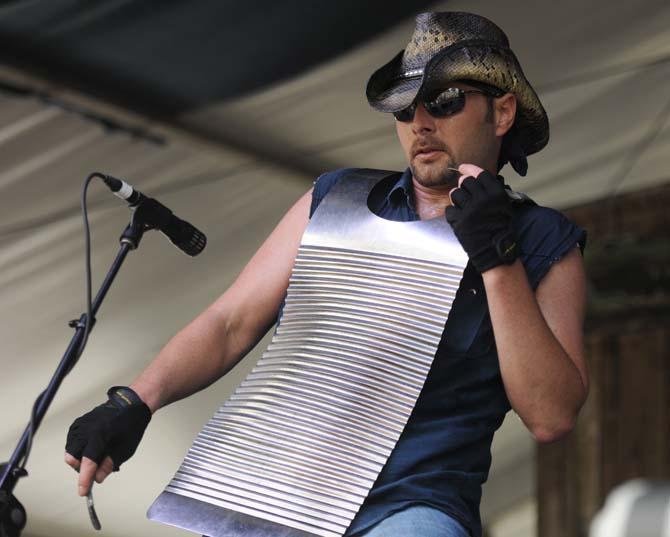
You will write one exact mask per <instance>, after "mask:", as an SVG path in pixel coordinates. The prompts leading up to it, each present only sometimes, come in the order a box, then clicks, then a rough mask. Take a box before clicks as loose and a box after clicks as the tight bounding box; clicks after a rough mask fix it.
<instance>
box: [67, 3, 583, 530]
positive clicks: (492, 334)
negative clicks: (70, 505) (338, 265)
mask: <svg viewBox="0 0 670 537" xmlns="http://www.w3.org/2000/svg"><path fill="white" fill-rule="evenodd" d="M367 96H368V100H369V102H370V104H371V105H372V106H373V107H374V108H375V109H377V110H379V111H382V112H390V113H393V114H394V116H395V118H396V129H397V133H398V138H399V140H400V144H401V146H402V149H403V151H404V153H405V156H406V158H407V161H408V164H409V168H408V169H407V170H406V171H405V172H404V173H402V174H401V173H398V174H394V175H390V176H388V177H387V178H386V179H384V180H382V181H381V182H380V184H379V185H378V187H379V188H375V190H374V192H373V195H372V196H371V198H370V200H369V204H370V208H371V209H372V210H373V212H375V213H376V214H377V215H379V216H381V217H383V218H387V219H391V220H400V221H409V220H417V219H423V220H425V219H431V218H436V217H445V215H446V218H447V220H448V221H449V223H450V224H451V225H452V227H453V229H454V232H455V234H456V236H457V238H458V240H459V241H460V243H461V245H462V246H463V248H464V250H465V251H466V252H467V253H468V256H469V259H470V261H469V264H468V266H467V268H466V270H465V273H464V276H463V280H462V282H461V286H460V289H459V292H458V294H457V296H456V299H455V301H454V303H453V306H452V310H451V313H450V316H449V321H448V322H447V323H446V325H445V328H444V333H443V336H442V341H441V343H440V346H439V348H438V350H437V354H436V356H435V359H434V361H433V366H432V369H431V372H430V374H429V376H428V379H427V381H426V384H425V386H424V389H423V391H422V393H421V396H420V397H419V400H418V401H417V403H416V405H415V407H414V411H413V413H412V416H411V417H410V420H409V422H408V423H407V426H406V428H405V430H404V432H403V434H402V436H401V437H400V439H399V441H398V443H397V445H396V447H395V449H394V451H393V453H392V454H391V457H390V458H389V459H388V461H387V463H386V465H385V466H384V469H383V470H382V472H381V474H380V475H379V478H378V479H377V481H376V482H375V485H374V486H373V488H372V490H371V491H370V493H369V495H368V497H367V499H366V501H365V503H364V504H363V506H362V507H361V509H360V511H359V512H358V515H357V516H356V518H355V519H354V521H353V522H352V524H351V526H350V527H349V530H348V532H347V535H351V536H353V535H366V536H368V537H383V536H391V535H393V536H397V535H406V536H413V535H422V537H431V536H438V535H440V536H459V537H460V536H465V535H474V536H478V535H480V534H481V525H480V521H479V501H480V496H481V484H482V483H483V482H484V481H485V480H486V477H487V474H488V469H489V466H490V444H491V440H492V437H493V433H494V431H495V430H496V429H497V428H498V427H499V426H500V424H501V422H502V419H503V417H504V414H505V413H506V412H507V410H509V409H510V408H512V409H514V411H515V412H516V413H517V414H518V415H519V416H520V418H521V419H522V420H523V422H524V423H525V424H526V426H527V427H528V429H529V430H530V432H531V433H532V434H533V435H534V437H535V438H536V439H537V440H538V441H540V442H549V441H552V440H554V439H557V438H559V437H560V436H562V435H564V434H565V433H567V432H568V431H570V429H571V428H572V427H573V424H574V422H575V419H576V416H577V413H578V411H579V408H580V407H581V405H582V404H583V402H584V400H585V398H586V394H587V391H588V380H587V373H586V368H585V364H584V355H583V348H582V347H583V344H582V323H583V318H584V307H585V306H584V303H585V283H584V282H585V277H584V272H583V266H582V259H581V253H580V249H579V247H578V246H583V242H584V238H585V237H584V232H583V231H582V230H580V229H579V228H577V227H576V226H575V225H574V224H572V223H570V222H569V221H567V220H566V219H565V218H564V217H563V216H562V215H560V213H557V212H556V211H552V210H550V209H546V208H542V207H538V206H537V205H535V204H534V203H533V202H532V201H530V200H528V199H527V198H525V197H524V196H523V195H520V194H517V193H514V192H511V191H510V190H509V189H506V188H505V187H504V186H503V182H502V178H500V177H496V173H497V172H498V171H499V169H500V168H501V167H502V166H503V165H505V164H506V163H507V162H510V163H511V164H512V166H513V167H514V168H515V169H516V170H517V171H518V172H519V173H521V174H525V172H526V167H527V164H526V156H527V155H529V154H532V153H534V152H537V151H539V150H540V149H542V148H543V147H544V146H545V145H546V143H547V141H548V136H549V127H548V120H547V117H546V114H545V112H544V109H543V108H542V105H541V103H540V101H539V99H538V98H537V95H536V94H535V92H534V91H533V89H532V87H531V86H530V84H529V83H528V81H527V80H526V78H525V76H524V74H523V72H522V70H521V67H520V66H519V64H518V62H517V60H516V57H515V56H514V54H513V53H512V51H511V50H510V49H509V45H508V42H507V38H506V36H505V34H504V33H503V32H502V30H500V29H499V28H498V27H497V26H496V25H495V24H493V23H492V22H491V21H489V20H487V19H485V18H483V17H479V16H476V15H472V14H468V13H425V14H422V15H419V16H418V17H417V27H416V29H415V32H414V35H413V36H412V40H411V41H410V43H409V45H408V46H407V48H406V49H405V50H404V51H402V52H401V53H400V54H398V55H397V56H396V57H395V58H394V59H393V60H391V61H390V62H389V63H388V64H386V65H385V66H383V67H382V68H381V69H379V70H378V71H377V72H375V73H374V74H373V75H372V77H371V79H370V81H369V83H368V88H367ZM350 172H351V170H340V171H337V172H332V173H328V174H325V175H323V176H321V177H320V178H319V179H318V180H317V181H316V183H315V187H314V189H313V190H312V191H310V192H308V193H307V194H305V195H304V196H303V197H302V198H301V199H300V200H298V202H297V203H296V204H295V205H294V206H293V207H292V208H291V209H290V210H289V212H288V213H287V214H286V215H285V216H284V218H283V219H282V220H281V222H280V223H279V224H278V226H277V227H276V229H275V230H274V231H273V232H272V234H271V235H270V236H269V238H268V239H267V240H266V242H265V243H264V244H263V245H262V246H261V248H260V249H259V250H258V252H257V253H256V254H255V255H254V257H253V258H252V259H251V261H250V262H249V264H248V265H247V266H246V268H245V269H244V270H243V271H242V273H241V274H240V276H239V277H238V279H237V280H236V282H235V283H234V284H233V285H232V286H231V287H230V288H229V289H228V290H227V291H226V292H225V293H224V294H223V295H222V296H221V297H220V298H219V299H218V300H217V301H216V302H214V304H212V305H211V306H210V307H209V308H207V309H206V310H205V311H204V312H203V313H202V314H201V315H200V316H199V317H197V318H196V319H195V320H194V321H193V322H192V323H191V324H189V325H188V326H187V327H186V328H184V329H183V330H182V331H181V332H179V333H178V334H177V335H176V336H175V337H174V338H173V339H172V340H171V341H170V342H169V343H168V344H167V346H166V347H165V348H164V349H163V350H162V351H161V352H160V353H159V355H158V356H157V357H156V359H155V360H154V361H153V362H152V363H151V364H150V365H149V366H148V367H147V369H146V370H145V371H144V372H143V373H142V374H141V375H140V376H139V378H138V379H137V380H136V381H135V382H134V383H133V384H132V385H131V386H130V387H128V388H126V387H115V388H112V389H110V391H109V392H108V395H109V401H108V402H107V403H106V404H104V405H101V406H100V407H97V408H96V409H94V410H93V411H92V412H90V413H89V414H87V415H85V416H83V417H82V418H79V419H78V420H77V421H75V423H74V424H73V426H72V428H71V430H70V433H69V435H68V442H67V446H66V455H65V460H66V463H67V464H69V465H70V466H72V467H74V468H76V469H78V470H79V471H80V475H79V494H80V495H85V494H86V493H87V491H88V489H89V487H90V486H91V483H92V480H93V479H95V480H96V481H98V482H102V481H103V480H104V479H105V478H106V477H107V475H109V473H110V472H112V471H113V470H114V469H115V468H118V466H119V465H120V464H121V463H122V462H124V461H125V460H127V459H128V458H129V457H130V456H131V455H132V454H133V453H134V451H135V449H136V447H137V444H138V443H139V441H140V439H141V437H142V434H143V432H144V429H145V427H146V425H147V424H148V422H149V419H150V416H151V413H153V412H155V411H156V410H158V409H159V408H161V407H163V406H165V405H167V404H169V403H171V402H173V401H176V400H178V399H181V398H183V397H186V396H188V395H190V394H192V393H194V392H195V391H197V390H200V389H202V388H204V387H206V386H207V385H209V384H211V383H212V382H214V381H215V380H217V379H218V378H219V377H220V376H221V375H223V374H225V373H226V372H227V371H228V370H229V369H230V368H232V367H233V366H234V365H235V364H236V363H237V361H238V360H240V359H241V358H242V357H243V356H244V355H245V354H246V353H247V352H248V351H249V350H250V349H251V348H252V347H253V346H254V345H255V344H256V343H257V342H258V341H259V339H260V338H261V337H262V336H263V335H264V334H265V333H266V331H267V330H268V329H269V328H270V327H271V326H272V324H273V323H274V322H275V320H276V318H277V316H278V315H279V312H280V308H281V305H282V301H283V299H284V296H285V293H286V289H287V286H288V280H289V276H290V273H291V269H292V267H293V264H294V260H295V257H296V253H297V249H298V246H299V244H300V241H301V236H302V234H303V231H304V230H305V228H306V227H307V225H308V222H309V218H310V216H311V214H312V213H313V212H314V211H315V210H316V209H317V207H318V206H319V204H320V203H321V201H322V200H323V199H324V197H325V196H327V195H328V192H329V190H330V189H331V187H332V186H333V185H334V184H335V183H338V182H339V181H346V180H349V178H348V176H349V175H350Z"/></svg>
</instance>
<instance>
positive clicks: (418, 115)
mask: <svg viewBox="0 0 670 537" xmlns="http://www.w3.org/2000/svg"><path fill="white" fill-rule="evenodd" d="M412 130H413V131H414V133H415V134H418V133H426V132H432V131H434V130H435V118H434V117H433V116H431V115H430V114H429V113H428V112H426V109H425V108H424V107H423V104H422V103H417V105H416V110H415V111H414V119H413V120H412Z"/></svg>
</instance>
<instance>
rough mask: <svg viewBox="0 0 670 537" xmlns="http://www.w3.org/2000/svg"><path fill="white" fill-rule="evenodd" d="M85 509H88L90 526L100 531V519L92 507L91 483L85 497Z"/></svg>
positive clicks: (93, 506)
mask: <svg viewBox="0 0 670 537" xmlns="http://www.w3.org/2000/svg"><path fill="white" fill-rule="evenodd" d="M86 507H88V516H89V517H90V518H91V524H93V528H95V529H96V530H100V529H102V526H101V525H100V519H99V518H98V515H97V514H96V512H95V505H93V483H91V488H90V489H88V494H87V495H86Z"/></svg>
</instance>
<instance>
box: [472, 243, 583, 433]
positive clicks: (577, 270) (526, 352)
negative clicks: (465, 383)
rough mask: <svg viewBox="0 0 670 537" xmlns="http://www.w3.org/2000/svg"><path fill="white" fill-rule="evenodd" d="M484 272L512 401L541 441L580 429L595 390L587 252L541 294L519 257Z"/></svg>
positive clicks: (570, 257) (554, 273) (568, 261)
mask: <svg viewBox="0 0 670 537" xmlns="http://www.w3.org/2000/svg"><path fill="white" fill-rule="evenodd" d="M482 276H483V278H484V285H485V287H486V294H487V298H488V303H489V311H490V313H491V321H492V324H493V331H494V334H495V340H496V347H497V349H498V356H499V361H500V372H501V375H502V379H503V383H504V385H505V390H506V392H507V396H508V398H509V400H510V404H511V405H512V408H513V409H514V410H515V411H516V412H517V414H518V415H519V416H520V417H521V419H522V420H523V422H524V423H525V424H526V426H527V427H528V429H529V430H530V431H531V433H532V434H533V436H534V437H535V438H536V439H537V440H538V441H540V442H550V441H553V440H556V439H558V438H560V437H561V436H563V435H564V434H566V433H567V432H569V431H570V430H571V429H572V428H573V426H574V423H575V420H576V417H577V413H578V411H579V409H580V408H581V406H582V404H583V403H584V401H585V399H586V395H587V393H588V376H587V371H586V364H585V359H584V349H583V322H584V312H585V303H586V299H585V296H586V285H585V275H584V268H583V263H582V256H581V254H580V252H579V249H578V248H576V247H575V248H574V249H573V250H572V251H571V252H570V253H569V254H567V255H566V256H565V257H564V258H563V259H562V260H561V261H559V262H557V263H555V264H554V265H553V266H552V267H551V269H550V270H549V272H548V273H547V275H546V276H545V277H544V278H543V280H542V282H541V283H540V285H539V287H538V289H537V291H536V293H533V291H532V289H531V287H530V285H529V283H528V278H527V276H526V272H525V270H524V268H523V265H522V264H521V262H520V261H519V260H517V261H516V262H515V263H514V264H513V265H501V266H498V267H495V268H493V269H491V270H488V271H486V272H484V274H483V275H482Z"/></svg>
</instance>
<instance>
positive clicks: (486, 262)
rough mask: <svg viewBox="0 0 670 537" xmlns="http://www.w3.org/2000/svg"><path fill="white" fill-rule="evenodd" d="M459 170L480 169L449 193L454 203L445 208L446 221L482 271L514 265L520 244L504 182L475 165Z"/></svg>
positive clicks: (462, 171) (463, 179) (467, 171)
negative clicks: (517, 239)
mask: <svg viewBox="0 0 670 537" xmlns="http://www.w3.org/2000/svg"><path fill="white" fill-rule="evenodd" d="M459 170H460V171H461V173H464V172H465V173H470V172H472V171H473V170H477V171H479V174H478V175H477V178H476V179H475V178H474V177H472V176H468V177H465V178H461V180H460V185H459V188H455V189H453V190H452V191H451V192H450V195H451V200H452V203H453V206H450V207H447V208H446V210H445V217H446V219H447V222H449V223H450V224H451V226H452V228H453V229H454V233H455V234H456V237H457V238H458V240H459V242H460V243H461V246H463V249H464V250H465V251H466V252H467V254H468V256H469V258H470V261H471V262H472V264H473V265H474V267H475V268H476V269H477V270H478V271H479V272H480V273H482V272H485V271H487V270H489V269H492V268H493V267H497V266H498V265H502V264H508V265H511V264H512V263H514V260H515V259H516V258H517V255H518V254H517V250H518V247H517V241H516V237H515V234H514V229H513V228H512V208H511V202H510V199H509V196H508V195H507V193H506V192H505V188H504V186H503V184H502V182H501V181H500V180H498V179H497V178H495V177H494V176H493V175H491V174H490V173H489V172H487V171H484V170H481V168H477V167H475V166H472V165H466V164H463V165H461V166H460V167H459Z"/></svg>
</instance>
